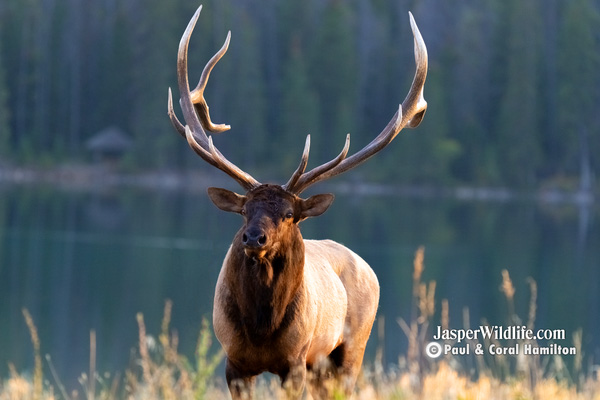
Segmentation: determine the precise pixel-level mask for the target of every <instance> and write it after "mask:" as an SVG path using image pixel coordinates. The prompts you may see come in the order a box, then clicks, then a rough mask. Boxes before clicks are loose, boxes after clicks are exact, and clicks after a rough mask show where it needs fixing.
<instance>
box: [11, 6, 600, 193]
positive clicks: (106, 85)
mask: <svg viewBox="0 0 600 400" xmlns="http://www.w3.org/2000/svg"><path fill="white" fill-rule="evenodd" d="M599 3H600V2H599V1H598V0H456V1H446V0H347V1H344V0H303V1H281V0H280V1H278V0H203V5H204V8H203V11H202V15H201V16H200V20H199V23H198V25H197V27H196V30H195V32H194V35H193V37H192V42H191V45H190V80H191V81H192V82H193V83H195V82H196V80H197V79H198V78H199V76H200V72H201V70H202V67H203V66H204V64H205V63H206V61H207V60H208V59H209V58H210V57H211V56H212V54H213V53H214V52H215V51H216V50H217V49H218V48H220V46H221V45H222V43H223V41H224V40H225V37H226V34H227V31H228V30H231V31H232V41H231V45H230V48H229V51H228V54H227V55H226V56H225V57H224V58H223V59H222V60H221V62H220V63H219V64H218V65H217V67H216V68H215V70H214V72H213V75H212V76H211V81H210V82H209V85H208V88H207V95H206V97H207V99H208V102H209V104H210V106H211V114H212V117H213V120H214V121H215V122H217V123H228V124H231V125H232V130H231V131H228V132H226V133H224V134H222V135H221V136H219V137H218V138H215V143H216V145H217V146H218V147H219V149H221V151H222V152H223V153H224V154H226V155H227V157H228V158H229V159H230V160H232V161H233V162H235V163H236V164H238V165H239V166H241V167H242V168H243V169H245V170H247V171H248V172H251V173H252V174H253V175H255V176H257V177H258V178H259V179H261V180H263V179H264V180H266V179H267V178H263V177H269V176H272V177H276V178H279V177H280V176H283V177H287V176H289V174H291V172H292V171H293V169H294V168H295V166H296V164H297V162H298V160H299V157H300V154H301V152H302V147H303V144H304V139H305V136H306V134H308V133H310V134H311V139H312V147H311V165H315V164H317V163H322V162H324V161H326V160H329V159H330V158H332V157H333V156H334V155H336V154H337V153H338V152H339V150H340V149H341V147H342V145H343V142H344V137H345V135H346V133H348V132H350V133H351V135H352V145H351V149H350V151H351V152H352V151H356V149H357V148H360V147H362V146H363V145H364V144H366V143H367V142H368V141H370V140H371V138H372V137H374V136H375V135H377V134H378V133H379V132H380V130H381V129H383V127H384V126H385V125H386V124H387V122H388V121H389V119H390V118H391V116H392V115H393V113H394V112H395V110H396V109H397V106H398V104H399V103H401V102H402V100H403V99H404V96H405V95H406V92H407V91H408V87H409V85H410V82H411V80H412V77H413V73H414V58H413V42H412V34H411V32H410V26H409V20H408V11H409V10H410V11H412V12H413V14H414V16H415V19H416V21H417V24H418V25H419V28H420V30H421V32H422V34H423V37H424V39H425V42H426V43H427V46H428V50H429V61H430V71H429V76H428V81H427V83H426V87H425V98H426V100H427V101H428V103H429V109H428V111H427V114H426V116H425V120H424V122H423V124H422V125H421V126H420V127H419V128H418V129H417V130H407V131H404V132H402V133H401V134H400V135H399V136H398V137H397V138H396V139H395V141H394V143H393V144H392V145H391V146H389V148H387V149H386V150H385V151H384V152H383V153H382V154H380V155H379V156H378V159H377V160H378V162H371V163H367V164H366V165H365V166H363V167H361V168H359V169H358V171H359V172H358V173H359V174H361V176H365V177H368V179H370V180H380V181H384V180H385V181H388V182H397V183H402V184H434V185H453V184H470V185H482V186H508V187H521V188H532V187H543V186H559V187H567V188H577V187H578V185H579V182H580V177H582V176H583V177H586V178H585V180H587V181H591V179H590V177H593V176H594V173H593V171H600V157H599V156H598V155H599V154H600V135H599V131H600V130H599V128H600V113H599V112H598V111H597V110H598V109H599V108H600V107H599V106H600V14H599V11H598V10H599V6H600V4H599ZM199 4H200V0H172V1H164V0H94V1H92V2H89V1H85V2H84V1H83V0H3V1H2V2H1V3H0V167H2V166H11V165H25V164H32V163H33V164H37V165H56V164H60V163H65V162H85V161H88V160H89V154H86V151H85V147H84V143H85V141H86V140H87V139H88V138H89V137H91V136H92V135H93V134H95V133H96V132H98V131H100V130H102V129H104V128H106V127H107V126H111V125H117V126H119V127H121V128H122V129H123V130H125V131H126V132H128V133H129V134H130V135H132V137H133V138H134V142H135V147H134V151H133V153H132V154H130V155H129V156H128V158H127V160H126V163H127V165H128V166H129V167H130V168H133V169H139V170H142V169H146V168H160V169H165V168H206V169H207V170H209V169H210V168H209V167H208V166H207V165H204V164H205V163H203V162H202V161H201V160H199V159H198V157H197V156H196V155H195V154H192V153H193V152H192V151H190V150H189V149H188V148H187V144H186V143H185V141H184V140H182V138H181V137H180V136H179V135H177V134H176V133H174V130H173V128H172V127H171V126H170V122H169V120H168V118H167V113H166V109H167V88H168V87H173V88H174V93H175V95H176V96H177V94H178V93H177V89H176V71H175V61H176V53H177V46H178V42H179V38H180V36H181V34H182V33H183V30H184V29H185V26H186V24H187V22H188V21H189V19H190V17H191V16H192V15H193V12H194V11H195V9H196V8H197V6H198V5H199ZM176 109H177V107H176Z"/></svg>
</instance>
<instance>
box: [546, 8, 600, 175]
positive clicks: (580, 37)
mask: <svg viewBox="0 0 600 400" xmlns="http://www.w3.org/2000/svg"><path fill="white" fill-rule="evenodd" d="M598 26H600V13H599V12H598V9H597V8H596V6H595V5H594V3H593V2H592V1H591V0H572V1H569V2H567V4H565V11H564V19H563V22H562V25H561V26H560V30H559V59H558V76H559V80H558V91H559V92H558V99H559V104H560V107H559V108H558V121H559V127H560V132H561V135H560V136H561V144H560V146H559V147H558V148H559V149H560V150H559V151H560V153H559V154H551V155H549V156H553V158H552V159H553V161H554V162H557V164H558V167H559V171H557V172H558V173H561V174H568V175H576V174H577V173H578V172H579V167H580V158H581V157H582V156H583V153H582V145H583V141H585V140H587V139H586V138H585V135H586V134H587V133H586V132H595V131H597V130H598V127H599V126H600V121H599V119H598V105H599V100H600V96H599V95H598V93H597V90H595V88H598V87H599V85H600V75H599V74H598V71H600V56H599V53H598V52H599V50H600V48H599V43H598ZM594 136H597V135H590V140H591V143H592V144H595V148H596V149H598V148H599V147H598V145H599V144H600V141H598V139H596V138H594ZM584 147H588V148H589V145H588V144H586V145H585V146H584ZM592 153H594V154H592V157H595V156H596V154H595V153H597V151H592Z"/></svg>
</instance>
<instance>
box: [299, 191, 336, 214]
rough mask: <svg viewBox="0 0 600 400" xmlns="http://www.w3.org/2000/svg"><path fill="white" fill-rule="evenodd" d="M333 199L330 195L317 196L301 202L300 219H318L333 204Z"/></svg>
mask: <svg viewBox="0 0 600 400" xmlns="http://www.w3.org/2000/svg"><path fill="white" fill-rule="evenodd" d="M334 198H335V196H334V195H332V194H317V195H315V196H311V197H309V198H308V199H306V200H302V202H301V207H302V211H301V213H300V219H301V220H303V219H306V218H308V217H318V216H319V215H321V214H323V213H324V212H325V211H327V209H328V208H329V206H330V205H331V203H333V199H334Z"/></svg>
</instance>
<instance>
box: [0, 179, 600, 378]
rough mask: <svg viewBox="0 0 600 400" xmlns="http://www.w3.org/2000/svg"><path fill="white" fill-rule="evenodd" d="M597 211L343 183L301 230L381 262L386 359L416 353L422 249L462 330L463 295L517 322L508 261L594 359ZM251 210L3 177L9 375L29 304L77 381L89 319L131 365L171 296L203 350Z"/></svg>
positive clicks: (374, 342)
mask: <svg viewBox="0 0 600 400" xmlns="http://www.w3.org/2000/svg"><path fill="white" fill-rule="evenodd" d="M598 217H599V211H598V207H597V206H595V208H594V207H578V206H576V205H568V204H562V205H541V204H537V203H535V202H526V201H524V202H466V201H456V200H449V199H433V198H432V199H423V198H416V199H415V198H402V197H396V196H359V197H356V196H354V195H344V194H338V195H337V198H336V201H335V202H334V204H333V206H332V207H331V208H330V210H329V211H328V212H327V213H326V214H324V215H323V216H321V217H319V218H316V219H313V220H307V221H305V222H303V223H302V232H303V235H304V237H306V238H331V239H334V240H336V241H338V242H341V243H343V244H345V245H347V246H348V247H350V248H351V249H353V250H354V251H356V252H357V253H358V254H360V255H361V256H362V257H363V258H364V259H365V260H366V261H367V262H368V263H369V264H370V265H371V266H372V267H373V269H374V270H375V271H376V273H377V276H378V277H379V280H380V283H381V301H380V309H379V314H378V315H379V316H384V317H385V321H386V324H385V335H384V339H383V342H381V341H379V340H378V338H377V335H372V338H371V341H370V344H369V350H368V357H367V358H370V359H372V358H373V354H374V349H375V348H376V347H377V346H378V345H379V346H384V349H385V361H386V362H387V363H394V362H396V361H397V359H398V356H399V355H401V354H404V353H405V352H406V340H405V336H404V334H403V333H402V331H401V329H400V328H399V325H398V324H397V323H396V321H397V319H398V318H404V319H408V318H410V309H411V279H412V262H413V256H414V252H415V250H416V249H417V248H418V247H419V246H425V249H426V250H425V266H426V269H425V272H424V280H426V281H430V280H435V281H436V282H437V289H436V317H435V319H434V325H437V324H438V323H439V309H440V302H441V299H448V301H449V306H450V319H451V321H450V325H451V327H456V328H460V327H462V315H463V309H465V308H468V310H469V312H470V318H471V325H478V324H479V321H481V320H482V318H485V319H486V320H487V321H489V322H490V323H492V324H499V325H502V324H505V322H506V321H507V315H508V306H507V303H506V299H505V298H504V296H503V295H502V293H501V292H500V290H499V287H500V284H501V271H502V270H503V269H507V270H508V271H509V272H510V276H511V278H512V280H513V283H514V285H515V288H516V295H515V308H516V311H517V313H518V314H519V315H520V316H522V318H523V319H526V318H527V310H528V302H529V297H530V295H529V286H528V278H529V277H531V278H533V279H534V280H535V281H536V282H537V284H538V310H537V318H536V325H537V327H539V328H548V329H557V328H558V329H565V330H566V335H567V340H566V343H564V344H565V345H571V340H572V334H573V332H574V331H575V330H577V329H582V330H583V348H584V351H585V355H586V356H587V357H593V360H595V361H597V360H598V358H600V351H599V349H600V335H599V333H600V295H599V294H600V268H599V267H600V265H599V264H600V246H599V245H600V226H599V225H600V224H599V221H598ZM240 223H241V218H240V217H239V216H237V215H232V214H226V213H223V212H220V211H218V210H217V209H216V208H215V207H214V206H213V205H212V204H211V203H210V202H209V200H208V198H207V196H206V195H205V194H203V193H199V194H191V193H184V192H161V191H143V190H137V189H118V190H117V189H115V190H105V191H99V192H93V193H91V192H72V191H62V190H54V189H52V188H42V189H40V188H29V187H0V377H6V376H7V373H8V372H7V364H8V362H12V363H14V365H15V366H16V367H17V369H18V370H27V369H29V368H31V365H32V364H33V352H32V347H31V343H30V340H29V335H28V331H27V327H26V325H25V323H24V320H23V316H22V309H23V308H27V309H28V310H29V311H30V312H31V314H32V315H33V318H34V320H35V322H36V324H37V326H38V329H39V334H40V338H41V342H42V353H43V354H50V355H51V356H52V360H53V362H54V364H55V366H56V368H57V370H58V373H59V375H60V376H61V377H62V378H63V380H65V381H67V382H76V378H77V377H78V376H79V375H80V374H81V373H82V372H83V371H86V370H87V369H88V362H89V361H88V359H89V358H88V357H89V332H90V330H95V331H96V335H97V341H98V344H97V347H98V370H100V371H105V370H108V371H112V372H115V371H123V370H124V369H126V368H127V367H128V366H129V364H130V359H131V356H130V354H131V352H132V349H133V348H135V346H136V341H137V323H136V318H135V316H136V313H138V312H142V313H143V314H144V317H145V320H146V325H147V329H148V331H149V333H151V334H154V335H156V334H158V333H159V331H160V321H161V318H162V311H163V306H164V302H165V300H166V299H171V300H172V301H173V304H174V308H173V320H172V324H171V326H172V327H173V328H174V329H176V330H177V332H178V336H179V339H180V343H181V344H180V350H181V351H182V352H183V353H185V354H188V355H190V356H191V355H192V354H193V347H194V345H195V342H196V340H197V337H198V331H199V328H200V326H201V319H202V317H203V316H206V317H209V318H210V315H211V310H212V299H213V293H214V286H215V282H216V279H217V275H218V271H219V268H220V265H221V261H222V259H223V257H224V255H225V252H226V250H227V248H228V246H229V243H230V242H231V239H232V237H233V235H234V233H235V232H236V231H237V229H238V228H239V226H240ZM590 359H591V358H590ZM221 373H222V371H221Z"/></svg>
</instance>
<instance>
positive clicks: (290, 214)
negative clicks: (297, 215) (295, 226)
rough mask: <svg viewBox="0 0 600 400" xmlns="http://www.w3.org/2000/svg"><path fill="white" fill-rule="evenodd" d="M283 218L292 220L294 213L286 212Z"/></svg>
mask: <svg viewBox="0 0 600 400" xmlns="http://www.w3.org/2000/svg"><path fill="white" fill-rule="evenodd" d="M285 217H286V218H293V217H294V213H293V212H292V211H288V212H287V213H286V214H285Z"/></svg>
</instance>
